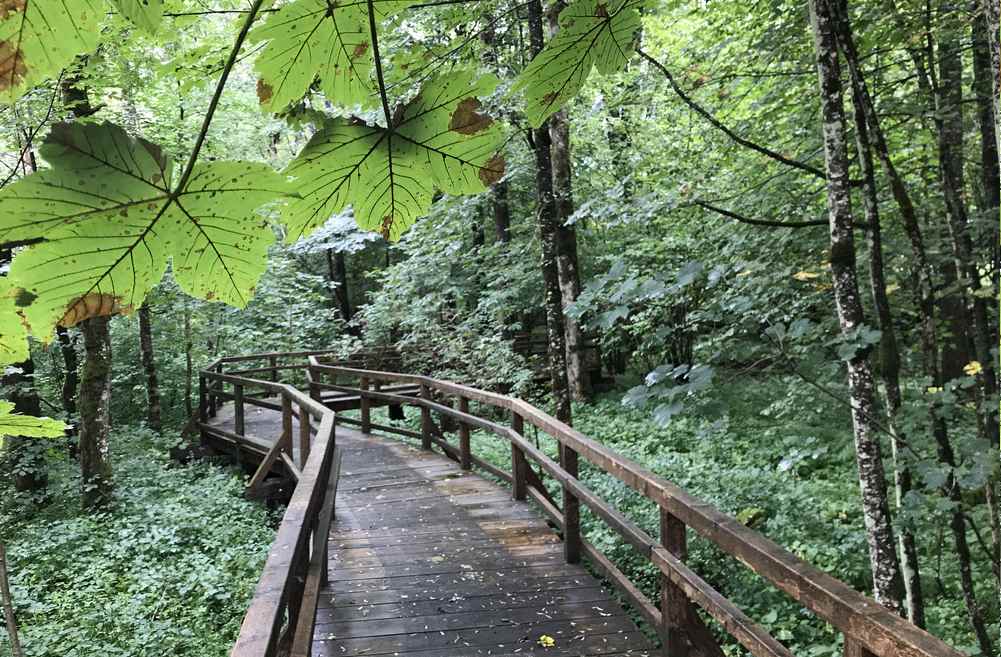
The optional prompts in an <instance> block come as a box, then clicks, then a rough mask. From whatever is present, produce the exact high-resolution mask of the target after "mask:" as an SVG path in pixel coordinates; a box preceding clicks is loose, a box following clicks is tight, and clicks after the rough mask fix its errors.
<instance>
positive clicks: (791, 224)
mask: <svg viewBox="0 0 1001 657" xmlns="http://www.w3.org/2000/svg"><path fill="white" fill-rule="evenodd" d="M693 204H694V205H697V206H699V207H700V208H704V209H706V210H710V211H712V212H715V213H716V214H721V215H723V216H724V217H729V218H731V219H736V220H737V221H739V222H740V223H742V224H750V225H752V226H769V227H771V228H806V227H808V226H826V225H827V223H828V222H827V219H817V220H814V221H769V220H767V219H751V218H749V217H745V216H743V215H740V214H737V213H736V212H734V211H732V210H727V209H726V208H721V207H717V206H715V205H712V204H710V203H706V202H705V201H693Z"/></svg>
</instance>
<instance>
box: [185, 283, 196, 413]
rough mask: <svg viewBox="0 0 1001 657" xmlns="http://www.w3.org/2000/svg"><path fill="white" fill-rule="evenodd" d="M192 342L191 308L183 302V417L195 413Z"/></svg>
mask: <svg viewBox="0 0 1001 657" xmlns="http://www.w3.org/2000/svg"><path fill="white" fill-rule="evenodd" d="M193 349H194V342H193V341H192V339H191V308H190V306H188V304H187V303H185V304H184V414H185V417H188V418H192V417H194V415H195V410H194V405H193V404H192V402H191V387H192V383H191V378H192V377H193V376H194V374H195V368H194V363H193V360H194V358H193V355H192V351H193Z"/></svg>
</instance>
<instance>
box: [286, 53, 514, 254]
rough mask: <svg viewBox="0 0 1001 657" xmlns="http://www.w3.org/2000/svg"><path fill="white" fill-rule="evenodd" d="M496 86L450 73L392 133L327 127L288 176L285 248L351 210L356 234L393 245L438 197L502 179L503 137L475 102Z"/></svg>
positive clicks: (398, 115) (335, 124)
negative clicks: (291, 184) (291, 189)
mask: <svg viewBox="0 0 1001 657" xmlns="http://www.w3.org/2000/svg"><path fill="white" fill-rule="evenodd" d="M496 86H497V79H496V78H494V77H492V76H482V77H478V78H477V77H476V76H475V75H474V74H473V73H471V72H470V71H458V72H450V73H448V74H447V75H442V76H439V77H438V78H435V79H433V80H431V81H430V82H429V83H428V84H427V85H426V86H425V87H424V88H423V89H421V91H420V93H419V94H418V95H417V96H416V97H415V98H414V99H413V100H412V101H411V102H410V103H408V104H407V105H405V106H402V107H399V108H397V111H396V112H394V120H393V126H394V128H393V130H392V131H389V130H386V129H385V128H383V127H381V126H374V125H367V124H365V123H363V122H360V121H358V120H352V121H345V120H333V121H330V122H328V123H327V125H326V126H324V127H323V128H322V129H321V130H320V131H319V132H317V133H316V134H315V135H314V136H313V138H312V139H311V140H310V142H309V144H307V145H306V148H304V149H303V151H302V152H301V153H300V154H299V156H298V157H297V158H296V159H295V160H294V161H293V162H292V164H290V165H289V168H288V169H287V173H288V174H289V175H290V176H292V177H294V178H295V179H296V181H295V184H296V186H297V188H298V189H299V191H300V195H301V198H298V199H295V200H293V201H292V202H290V203H289V204H288V206H286V209H285V212H284V213H283V220H284V221H285V223H286V225H287V227H288V236H289V240H290V241H295V240H297V239H299V238H300V237H302V236H305V235H308V234H309V233H311V232H312V231H313V230H315V229H316V228H317V227H319V226H321V225H322V224H323V223H324V222H326V220H327V219H328V218H329V217H330V216H331V215H333V214H336V213H338V212H340V211H341V210H343V209H344V208H345V207H346V206H348V205H350V206H352V207H353V209H354V215H355V220H356V221H357V222H358V225H359V226H361V227H362V228H364V229H366V230H370V231H373V232H378V233H380V234H382V235H383V236H385V237H386V238H387V239H389V240H391V241H395V240H397V239H399V238H400V236H401V235H402V234H403V232H404V231H405V230H406V229H407V228H409V227H410V226H411V225H412V224H413V223H414V222H415V221H416V220H417V219H418V218H420V217H421V216H423V215H424V214H426V213H427V212H428V210H429V209H430V208H431V201H432V199H433V197H434V193H435V191H436V190H440V191H443V192H445V193H448V194H475V193H477V192H482V191H484V190H485V189H486V187H487V185H489V184H490V182H491V181H492V180H496V179H497V178H499V177H500V176H501V175H503V165H502V163H503V159H502V158H500V157H499V156H498V155H497V151H498V149H499V148H500V147H501V145H502V143H503V141H504V133H503V130H502V129H501V128H500V126H499V125H498V124H496V123H494V122H493V120H492V119H490V118H489V117H487V116H485V115H484V114H481V113H480V107H481V105H480V101H479V100H478V97H483V96H486V95H488V94H490V93H491V92H492V91H493V90H494V88H495V87H496ZM460 108H461V109H460ZM457 117H458V118H457ZM457 127H458V128H461V129H456V128H457Z"/></svg>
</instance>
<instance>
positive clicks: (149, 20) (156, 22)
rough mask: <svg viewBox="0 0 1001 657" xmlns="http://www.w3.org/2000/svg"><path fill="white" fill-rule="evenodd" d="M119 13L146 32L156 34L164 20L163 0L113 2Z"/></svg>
mask: <svg viewBox="0 0 1001 657" xmlns="http://www.w3.org/2000/svg"><path fill="white" fill-rule="evenodd" d="M112 2H114V3H115V6H116V7H118V11H120V12H122V15H123V16H125V17H126V18H128V19H129V20H130V21H132V22H133V23H135V24H136V25H138V26H139V27H141V28H142V29H144V30H146V31H147V32H150V33H153V32H156V30H157V28H159V27H160V21H161V20H163V0H112Z"/></svg>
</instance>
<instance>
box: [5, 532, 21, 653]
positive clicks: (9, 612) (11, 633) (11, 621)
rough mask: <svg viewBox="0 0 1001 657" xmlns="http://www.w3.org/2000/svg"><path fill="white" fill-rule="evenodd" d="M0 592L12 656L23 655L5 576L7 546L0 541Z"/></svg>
mask: <svg viewBox="0 0 1001 657" xmlns="http://www.w3.org/2000/svg"><path fill="white" fill-rule="evenodd" d="M0 594H2V596H0V597H2V598H3V601H2V602H3V615H4V619H5V620H6V621H7V636H8V637H9V638H10V649H11V652H12V653H13V657H24V650H22V649H21V642H20V640H19V639H18V638H17V619H16V618H15V617H14V600H13V599H12V598H11V595H10V581H9V580H8V578H7V546H6V545H4V544H3V543H0Z"/></svg>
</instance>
